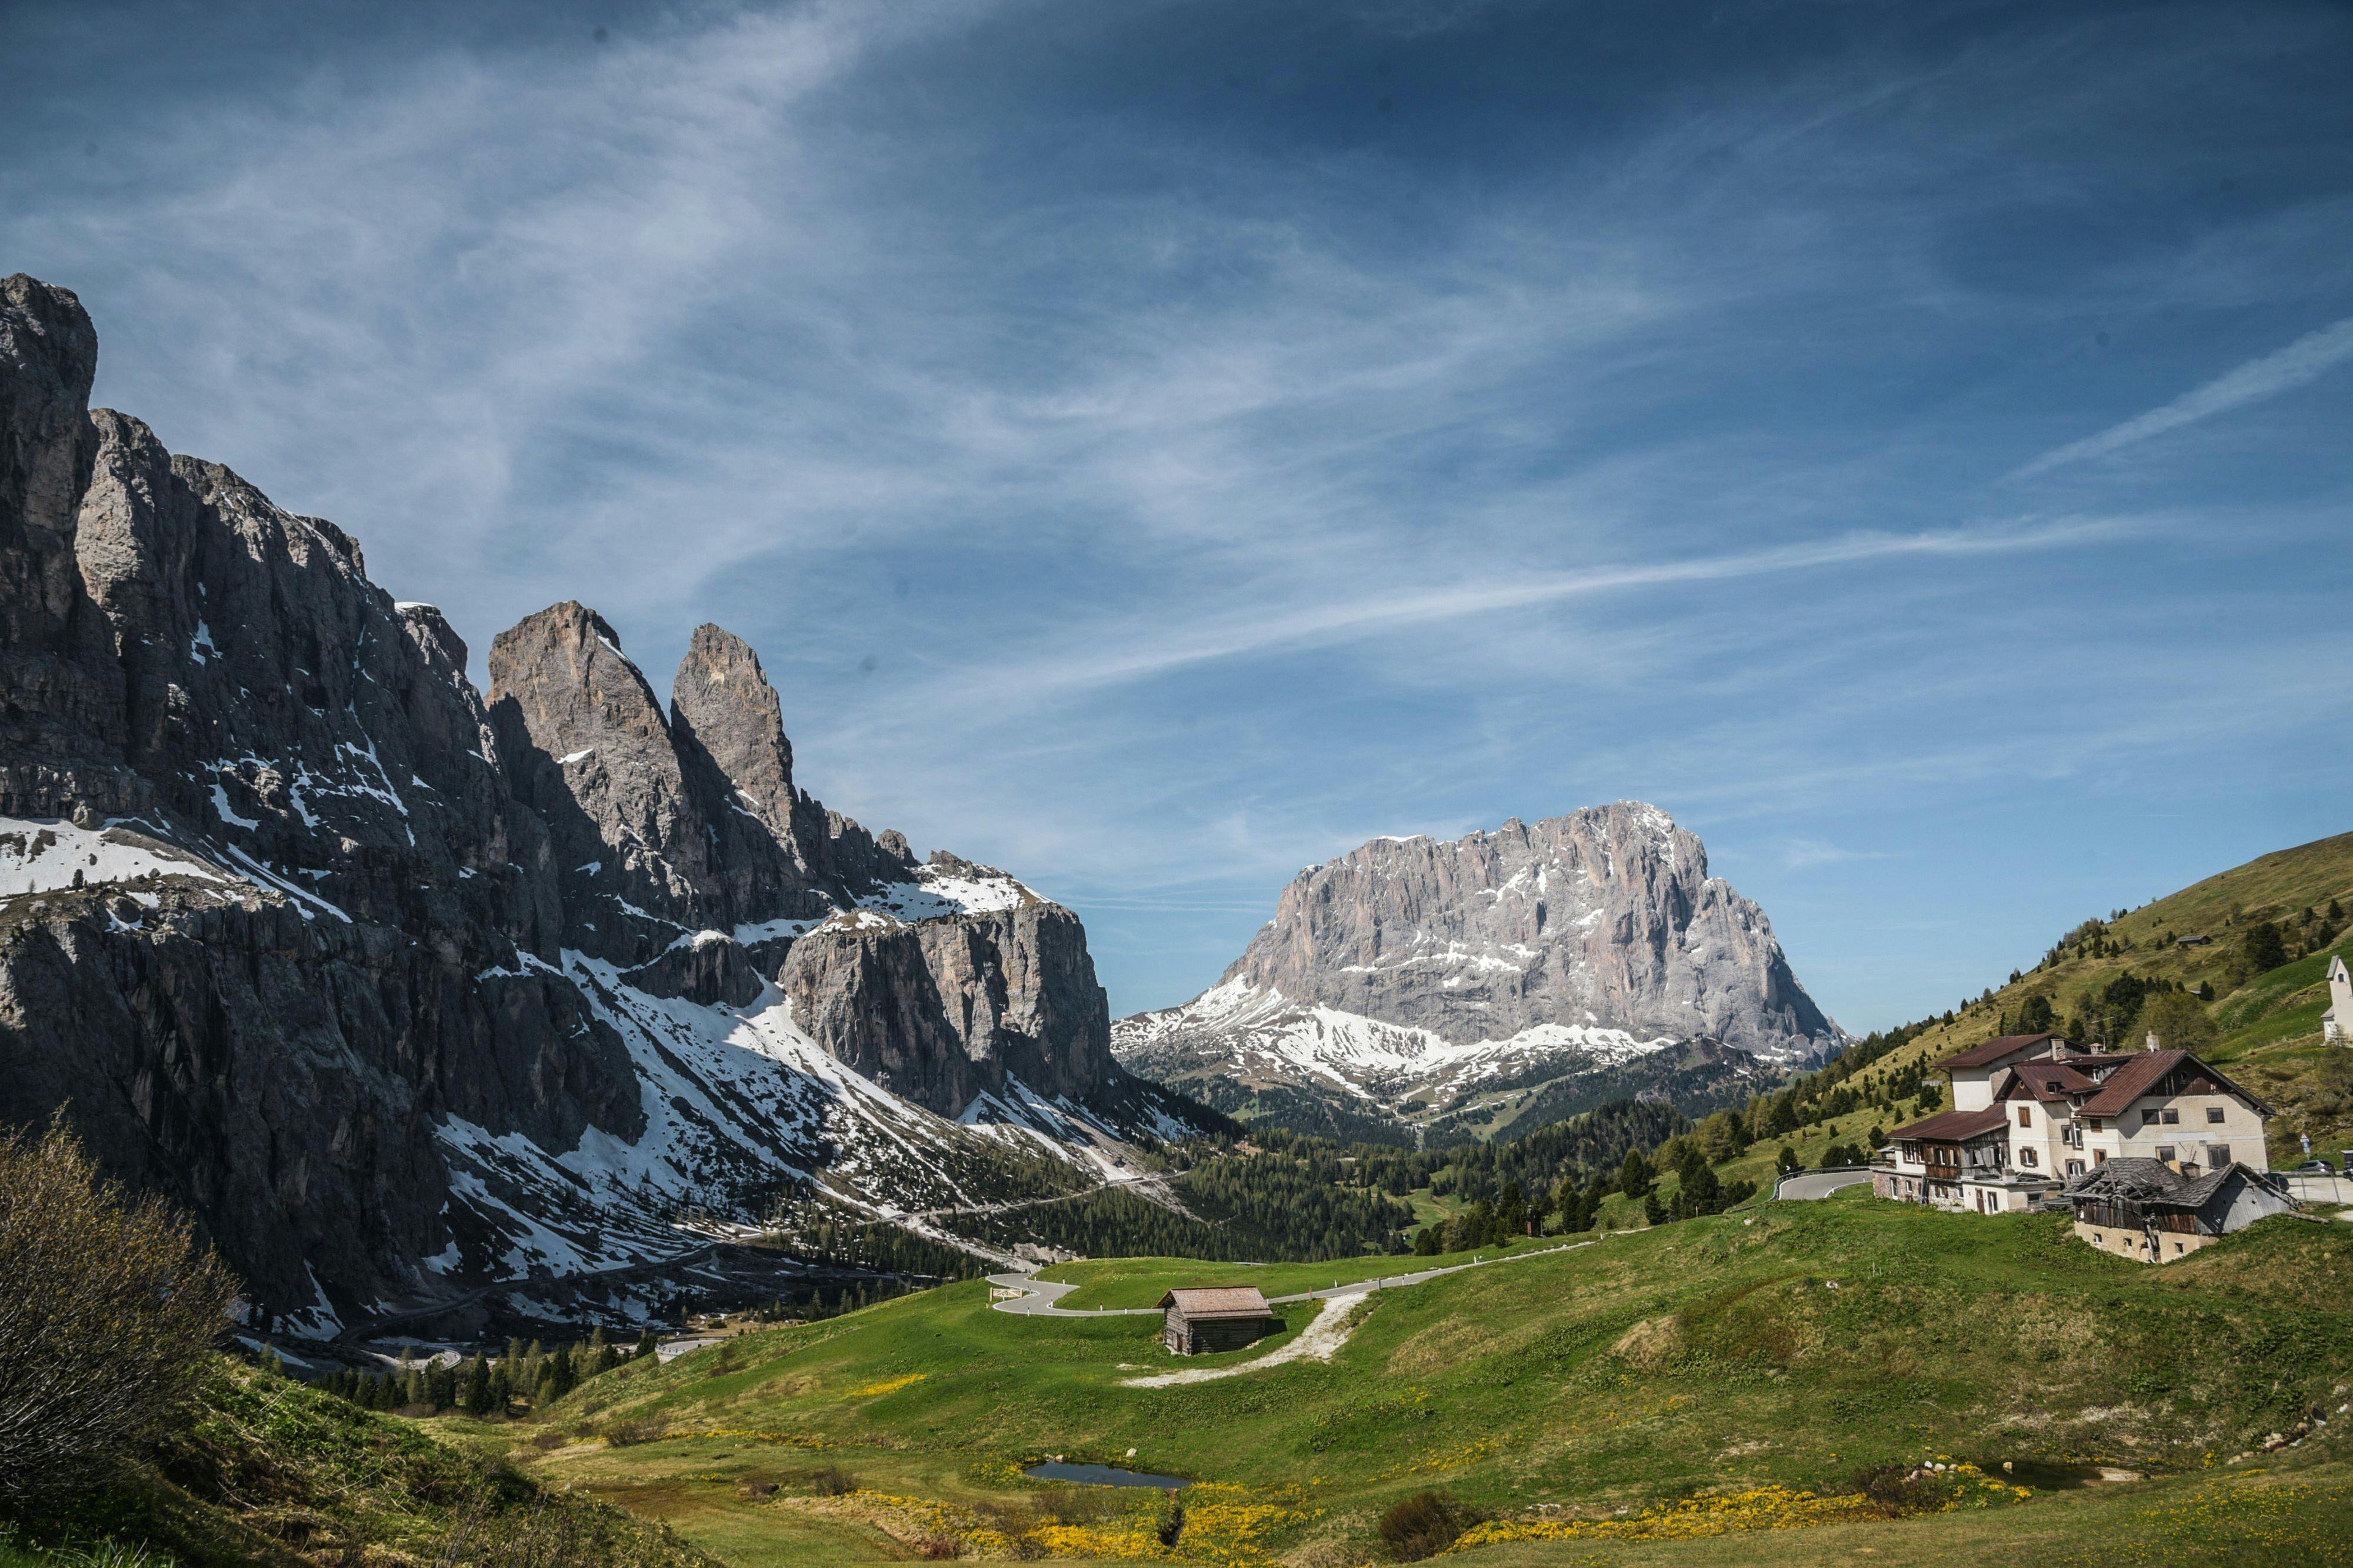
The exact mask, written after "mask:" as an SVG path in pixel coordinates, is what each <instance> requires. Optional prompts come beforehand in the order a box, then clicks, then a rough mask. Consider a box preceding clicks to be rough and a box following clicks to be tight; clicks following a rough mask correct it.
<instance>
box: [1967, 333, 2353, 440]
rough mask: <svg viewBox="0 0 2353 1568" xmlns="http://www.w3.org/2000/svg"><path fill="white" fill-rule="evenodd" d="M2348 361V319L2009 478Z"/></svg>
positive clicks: (2352, 348)
mask: <svg viewBox="0 0 2353 1568" xmlns="http://www.w3.org/2000/svg"><path fill="white" fill-rule="evenodd" d="M2348 359H2353V316H2348V317H2347V318H2346V319H2345V320H2343V321H2337V322H2333V323H2331V324H2330V325H2328V326H2326V327H2323V328H2321V329H2320V330H2319V331H2314V332H2307V333H2306V334H2305V335H2304V336H2303V337H2300V338H2298V339H2296V341H2295V342H2292V343H2290V344H2288V346H2287V347H2285V348H2284V349H2282V350H2280V351H2279V352H2278V353H2269V354H2265V355H2264V356H2263V358H2261V359H2257V360H2250V361H2248V362H2247V363H2245V364H2242V365H2241V366H2239V367H2238V368H2237V369H2236V370H2233V371H2230V372H2228V373H2226V374H2222V375H2219V376H2216V377H2215V378H2214V379H2213V380H2212V381H2210V382H2208V383H2207V384H2205V385H2203V386H2201V387H2200V388H2198V389H2197V390H2196V391H2194V392H2188V393H2184V394H2183V395H2181V396H2179V397H2177V398H2175V399H2174V400H2173V401H2172V402H2170V403H2168V404H2167V405H2165V406H2164V407H2162V408H2152V409H2150V410H2149V411H2148V412H2147V413H2146V414H2142V415H2138V416H2135V417H2133V418H2130V419H2127V420H2126V421H2125V422H2124V423H2123V424H2121V425H2112V426H2109V427H2108V428H2107V429H2105V430H2103V431H2101V432H2100V433H2099V434H2098V435H2096V436H2087V437H2084V439H2082V440H2080V441H2072V442H2070V443H2068V444H2067V445H2066V446H2064V447H2055V448H2053V449H2052V450H2051V451H2048V452H2045V453H2043V454H2042V456H2041V457H2039V458H2035V459H2034V460H2033V461H2032V462H2031V463H2028V464H2026V465H2025V466H2024V467H2022V468H2019V469H2018V470H2017V471H2016V472H2014V473H2013V474H2011V476H2010V477H2011V478H2012V479H2031V478H2032V477H2034V476H2035V475H2037V474H2042V473H2048V472H2049V471H2050V470H2052V468H2058V467H2060V466H2061V465H2063V464H2066V463H2080V462H2083V461H2085V460H2086V459H2088V458H2105V457H2106V456H2107V455H2108V454H2109V453H2111V452H2116V451H2121V450H2122V449H2124V448H2125V447H2130V446H2133V445H2135V444H2136V443H2137V442H2141V441H2146V440H2147V439H2148V438H2149V437H2153V436H2162V435H2164V434H2165V433H2166V432H2167V431H2168V430H2179V429H2180V428H2181V427H2182V426H2185V425H2194V424H2196V423H2197V422H2198V421H2199V420H2200V419H2211V418H2212V417H2214V416H2216V415H2218V414H2227V413H2229V412H2231V410H2232V409H2234V408H2244V407H2245V406H2247V405H2249V404H2251V403H2261V402H2263V400H2264V399H2266V398H2272V397H2277V396H2278V395H2280V394H2282V393H2284V392H2291V391H2294V390H2295V388H2296V387H2299V386H2302V385H2303V384H2305V383H2306V382H2308V381H2314V380H2316V379H2318V378H2319V377H2320V376H2323V375H2325V374H2327V373H2328V372H2329V371H2331V370H2334V369H2335V368H2336V367H2337V366H2338V365H2340V364H2342V363H2345V362H2346V361H2347V360H2348Z"/></svg>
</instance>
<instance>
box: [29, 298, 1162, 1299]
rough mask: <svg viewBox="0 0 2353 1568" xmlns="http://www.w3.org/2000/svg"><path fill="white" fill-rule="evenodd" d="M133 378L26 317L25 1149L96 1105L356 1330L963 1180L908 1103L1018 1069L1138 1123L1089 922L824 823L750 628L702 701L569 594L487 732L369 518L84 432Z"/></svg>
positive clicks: (461, 657) (215, 1215) (237, 1257)
mask: <svg viewBox="0 0 2353 1568" xmlns="http://www.w3.org/2000/svg"><path fill="white" fill-rule="evenodd" d="M96 353H97V339H96V334H95V333H94V331H92V330H91V327H90V321H89V320H88V318H87V316H86V315H84V314H83V312H82V310H81V308H80V305H79V301H77V300H75V299H74V297H73V296H72V295H71V294H70V293H69V292H67V291H66V290H64V289H55V288H52V287H49V286H47V285H45V284H42V283H39V282H37V281H35V280H34V279H27V278H24V277H21V276H20V277H16V278H11V279H5V281H0V680H5V700H0V1125H5V1126H14V1125H21V1124H26V1123H30V1122H37V1121H43V1120H45V1119H46V1118H47V1116H49V1115H50V1114H51V1113H52V1112H53V1111H54V1110H56V1109H57V1108H58V1107H59V1106H61V1105H62V1106H66V1107H67V1108H68V1113H69V1116H70V1117H71V1118H72V1120H73V1121H74V1122H75V1123H76V1125H77V1126H78V1127H79V1128H80V1129H81V1131H83V1132H84V1133H85V1135H86V1136H87V1137H88V1138H89V1140H90V1142H91V1145H92V1147H93V1148H94V1149H95V1150H96V1151H97V1152H98V1153H99V1154H100V1157H101V1159H102V1160H103V1161H104V1163H106V1165H107V1166H108V1168H109V1169H110V1170H111V1171H112V1172H114V1173H117V1174H119V1175H121V1176H123V1177H125V1178H127V1179H129V1180H132V1181H133V1182H135V1183H138V1184H142V1185H145V1186H149V1187H152V1188H153V1189H155V1190H158V1191H161V1192H164V1193H165V1194H168V1195H169V1196H171V1197H173V1198H174V1199H175V1200H176V1201H178V1202H181V1203H183V1204H185V1205H189V1206H190V1207H192V1208H193V1209H194V1210H195V1212H196V1213H198V1214H199V1215H202V1216H203V1219H204V1222H205V1224H206V1228H207V1230H208V1231H209V1232H210V1234H211V1235H212V1236H213V1237H215V1238H216V1240H217V1241H218V1242H219V1243H220V1245H221V1246H222V1247H223V1248H224V1250H225V1251H226V1252H227V1255H228V1257H229V1258H230V1259H231V1261H232V1262H233V1263H234V1264H235V1265H236V1266H237V1268H238V1269H239V1270H240V1271H241V1272H242V1273H243V1274H244V1275H245V1276H246V1278H247V1279H248V1281H249V1283H250V1285H251V1287H252V1289H253V1294H254V1297H255V1300H256V1301H257V1303H258V1304H259V1308H260V1310H263V1311H264V1312H265V1313H268V1314H271V1315H274V1316H277V1317H280V1318H281V1319H289V1320H291V1321H295V1322H296V1323H297V1324H298V1325H300V1326H304V1327H307V1328H309V1329H311V1330H313V1331H324V1330H326V1329H328V1328H331V1327H332V1326H333V1325H334V1324H336V1323H338V1322H348V1321H351V1314H352V1313H353V1310H355V1307H356V1306H357V1305H364V1304H369V1303H375V1302H378V1301H382V1300H404V1299H411V1300H413V1299H416V1298H417V1296H419V1295H420V1294H425V1295H429V1294H430V1293H431V1292H432V1291H433V1290H434V1289H441V1288H443V1287H444V1286H445V1285H446V1283H447V1282H448V1281H450V1280H459V1279H482V1278H486V1277H497V1276H501V1275H512V1274H515V1273H519V1272H523V1271H530V1272H533V1273H538V1272H546V1271H555V1272H562V1271H564V1270H565V1269H567V1268H570V1269H575V1270H579V1269H587V1268H596V1267H612V1266H614V1265H615V1264H616V1263H625V1262H628V1260H630V1259H631V1258H639V1257H643V1256H647V1255H649V1253H648V1249H652V1251H651V1255H653V1256H659V1255H660V1250H659V1249H660V1248H662V1247H666V1246H670V1245H672V1244H673V1238H672V1237H670V1229H669V1216H668V1212H667V1211H666V1210H664V1209H662V1208H661V1207H660V1205H661V1204H664V1203H671V1204H676V1203H685V1202H689V1201H691V1202H693V1203H696V1204H699V1205H707V1204H709V1203H712V1202H713V1201H716V1200H715V1199H714V1197H713V1193H714V1190H732V1189H733V1188H741V1189H742V1190H745V1191H759V1190H765V1188H767V1187H770V1186H773V1184H774V1183H775V1182H776V1181H777V1180H778V1179H779V1178H780V1173H795V1172H800V1173H807V1172H812V1171H819V1170H822V1169H823V1168H824V1167H825V1165H826V1163H828V1161H830V1160H834V1159H838V1158H840V1157H843V1156H844V1155H845V1154H846V1153H855V1152H857V1149H858V1148H859V1144H858V1142H857V1140H858V1139H859V1138H860V1137H865V1136H869V1133H870V1132H871V1130H872V1129H874V1128H879V1127H881V1126H882V1125H883V1124H884V1123H886V1122H887V1123H889V1124H890V1128H891V1130H890V1131H889V1134H888V1136H887V1138H884V1137H882V1135H881V1134H880V1133H873V1134H872V1136H874V1137H876V1138H880V1139H881V1142H894V1141H895V1143H894V1146H905V1147H913V1146H916V1145H919V1144H923V1142H925V1141H926V1140H929V1141H931V1142H933V1143H934V1144H936V1145H938V1152H939V1157H938V1158H937V1159H934V1161H933V1163H934V1165H937V1164H939V1163H940V1161H941V1160H946V1161H950V1162H952V1161H953V1160H954V1159H955V1157H956V1156H955V1151H954V1148H953V1147H951V1145H952V1144H953V1141H954V1139H955V1138H956V1137H958V1136H962V1135H963V1134H961V1133H960V1132H959V1130H957V1129H955V1128H954V1127H952V1126H948V1125H947V1124H945V1123H941V1122H937V1121H930V1122H926V1121H924V1120H923V1112H921V1111H919V1110H915V1109H914V1107H915V1106H916V1105H921V1106H925V1107H930V1108H931V1109H933V1110H937V1111H940V1112H944V1113H946V1114H948V1115H951V1116H953V1115H955V1114H957V1113H960V1112H964V1111H965V1110H968V1109H969V1108H970V1107H971V1106H972V1105H973V1104H974V1100H975V1097H976V1096H978V1095H982V1094H985V1093H1002V1092H1004V1091H1006V1090H1007V1089H1008V1074H1016V1075H1020V1076H1021V1077H1022V1079H1023V1081H1024V1082H1025V1083H1027V1084H1029V1087H1031V1088H1033V1089H1038V1090H1039V1091H1041V1092H1043V1093H1046V1094H1049V1095H1051V1094H1057V1093H1062V1094H1068V1095H1070V1096H1071V1097H1072V1098H1073V1099H1074V1100H1084V1101H1087V1102H1089V1103H1091V1104H1092V1103H1102V1104H1111V1103H1113V1102H1116V1101H1118V1100H1120V1099H1121V1097H1122V1096H1124V1095H1129V1094H1131V1092H1132V1091H1133V1088H1134V1086H1133V1085H1132V1084H1131V1083H1130V1081H1129V1080H1128V1079H1126V1077H1125V1075H1124V1073H1123V1072H1122V1071H1121V1069H1120V1068H1118V1067H1117V1066H1116V1065H1115V1064H1114V1063H1113V1061H1112V1059H1111V1057H1110V1054H1109V1037H1108V1019H1107V1017H1106V1016H1105V1009H1104V1006H1103V993H1102V991H1101V990H1100V988H1098V987H1096V986H1095V984H1094V980H1093V971H1092V964H1091V963H1090V962H1089V960H1088V958H1087V954H1086V947H1085V939H1084V933H1083V932H1082V931H1081V930H1080V928H1079V925H1078V921H1076V920H1075V919H1074V918H1073V917H1071V915H1070V914H1069V912H1068V911H1067V910H1060V909H1057V908H1056V907H1055V906H1053V905H1050V904H1048V903H1046V902H1044V901H1043V900H1038V899H1037V898H1036V897H1035V896H1034V895H1032V894H1030V893H1029V890H1028V889H1024V888H1022V887H1021V886H1020V884H1018V882H1015V881H1014V880H1013V879H1011V878H1008V877H1005V876H1003V874H1002V873H997V872H988V871H986V870H985V868H973V867H967V866H965V865H964V863H962V862H959V861H955V860H954V859H953V858H942V859H940V860H939V861H938V862H937V863H936V864H934V865H931V866H919V865H918V864H917V863H916V862H915V861H914V859H913V857H912V856H911V855H910V854H909V853H908V851H907V847H906V845H905V843H904V841H903V840H902V839H900V838H899V837H897V836H896V835H892V834H885V835H882V836H881V837H875V836H873V835H870V834H869V833H867V832H866V830H865V829H864V828H862V827H860V826H858V825H857V824H856V823H854V822H851V821H850V820H849V819H848V818H846V817H842V816H839V815H838V814H835V813H831V812H828V811H827V810H826V809H825V807H824V806H823V805H820V804H818V802H817V801H815V800H814V799H812V798H811V797H810V796H809V795H807V794H806V793H805V792H802V791H799V790H798V789H797V787H796V786H795V784H794V783H793V777H792V751H791V746H790V743H789V742H787V741H786V737H785V732H784V728H783V723H782V717H781V712H780V707H779V703H778V700H777V696H776V690H775V689H774V688H773V687H772V686H771V685H770V684H769V683H768V681H767V679H766V677H765V674H764V673H763V672H762V671H761V668H760V665H759V661H758V659H757V658H756V657H755V656H754V654H753V653H752V651H751V649H750V648H748V647H745V646H744V644H743V643H742V642H741V641H740V640H739V639H737V638H735V637H733V636H732V635H730V634H728V633H726V632H724V631H723V630H721V629H720V628H718V627H715V626H705V627H703V628H702V629H701V630H700V631H699V632H697V633H696V634H695V637H694V639H693V644H692V647H691V649H690V651H689V653H688V656H687V658H686V660H685V662H684V664H682V665H681V668H680V671H679V674H678V679H677V681H676V683H675V685H674V687H673V701H672V706H671V708H670V710H669V711H667V712H666V711H665V710H663V708H662V706H661V704H660V702H659V700H658V699H657V698H656V697H655V695H654V693H653V690H652V689H651V687H650V686H649V684H648V682H647V681H646V679H645V678H644V677H643V675H642V674H640V673H639V671H638V668H637V667H636V666H635V665H634V664H633V663H631V662H630V661H629V659H628V658H627V657H626V656H625V655H624V654H623V653H622V651H621V648H620V643H619V638H618V637H616V636H615V635H614V634H613V631H612V628H611V627H610V626H607V624H606V623H605V622H604V621H603V620H602V619H601V618H600V617H599V616H596V613H595V612H594V611H592V610H590V609H588V608H586V607H585V606H583V605H577V604H569V603H567V604H562V605H555V606H553V607H552V608H550V609H548V610H545V611H543V612H542V613H541V614H539V615H536V616H532V617H530V618H529V619H528V620H526V621H524V622H523V623H522V624H521V625H520V626H516V627H514V628H513V629H512V630H510V631H509V632H507V633H505V634H503V635H502V636H501V637H498V638H497V639H496V641H495V642H494V644H493V646H492V649H491V660H490V663H491V671H492V676H493V686H492V693H491V701H490V702H488V703H485V701H484V700H483V699H482V698H481V696H480V694H479V693H478V692H477V691H476V690H475V689H474V688H473V686H472V685H471V684H470V682H469V680H468V679H467V677H466V661H467V652H466V647H465V645H464V644H463V642H461V641H460V640H459V637H458V636H457V634H456V632H455V631H454V630H453V629H452V628H451V627H450V626H449V625H448V622H447V621H446V620H445V619H444V618H443V617H442V616H441V615H440V613H439V612H438V610H436V609H434V608H433V607H432V606H430V605H416V604H401V603H396V602H395V601H394V600H393V599H392V598H391V596H390V595H387V594H386V593H385V592H384V590H382V589H381V588H379V587H377V586H376V585H375V584H374V583H372V582H370V581H369V579H368V577H367V575H366V571H365V565H364V561H363V559H362V555H361V552H360V549H359V547H358V545H357V543H356V542H354V541H353V540H352V539H351V538H350V537H349V536H348V535H346V534H344V533H343V531H341V530H339V529H337V528H335V527H334V526H333V525H332V524H331V523H328V522H325V521H321V520H319V519H316V518H307V517H301V516H297V515H294V514H292V513H289V512H286V511H284V510H281V509H280V508H278V507H276V506H274V505H272V504H271V503H270V501H269V499H268V498H267V497H265V496H264V495H262V494H261V492H260V491H259V490H258V489H254V488H253V487H252V486H251V485H249V484H248V483H246V482H245V481H244V480H243V479H240V478H238V477H237V475H236V474H234V473H231V472H230V471H229V470H227V469H226V468H221V467H219V466H218V465H216V464H211V463H206V462H202V461H199V460H196V459H194V458H185V457H174V456H172V455H171V454H169V453H167V452H165V451H164V448H163V447H162V446H161V445H160V444H159V443H158V442H157V441H156V439H155V437H154V436H153V433H152V432H151V431H149V429H148V428H147V427H146V426H144V425H142V424H141V423H140V422H139V421H138V420H136V419H133V418H131V417H129V416H124V415H121V414H117V413H114V412H111V411H110V410H105V409H99V410H94V411H93V410H90V409H89V408H88V407H87V406H86V404H87V398H88V395H89V389H90V384H91V380H92V375H93V373H94V367H95V356H96ZM860 910H874V911H877V912H874V913H871V914H860V912H859V911H860ZM787 1000H789V1004H790V1011H791V1012H792V1013H793V1014H795V1015H797V1017H798V1018H799V1020H800V1024H799V1026H797V1027H796V1026H794V1025H792V1024H790V1023H788V1022H787V1021H786V1011H787V1006H786V1004H787ZM828 1058H829V1059H828ZM836 1064H841V1065H842V1066H844V1067H846V1068H853V1069H855V1070H856V1071H858V1072H860V1073H864V1074H866V1075H867V1076H868V1077H869V1078H870V1079H872V1080H873V1082H874V1083H876V1084H880V1085H881V1089H882V1090H891V1091H896V1093H898V1094H899V1095H901V1096H903V1097H904V1099H903V1100H893V1099H892V1098H891V1097H890V1095H889V1094H887V1093H883V1092H882V1091H881V1090H877V1089H872V1088H871V1087H869V1088H866V1089H859V1088H858V1087H857V1086H856V1085H855V1084H851V1083H849V1080H848V1079H845V1078H843V1077H842V1074H841V1071H840V1070H839V1068H838V1067H837V1065H836ZM845 1085H848V1087H844V1086H845ZM909 1102H912V1103H909ZM861 1118H862V1119H864V1120H863V1121H861V1120H860V1119H861ZM878 1119H879V1120H878ZM893 1119H896V1120H895V1121H894V1120H893ZM911 1119H912V1120H911ZM861 1127H863V1128H867V1129H868V1130H869V1132H861V1131H860V1128H861ZM942 1140H947V1141H948V1142H944V1143H943V1142H940V1141H942ZM918 1164H920V1163H914V1164H904V1165H903V1168H901V1167H894V1166H892V1164H891V1163H889V1161H888V1160H885V1159H876V1158H866V1159H864V1160H863V1164H862V1167H861V1168H862V1169H864V1170H865V1171H866V1172H867V1173H868V1175H867V1177H866V1179H868V1180H871V1181H879V1182H889V1181H900V1180H904V1181H910V1182H915V1181H921V1180H924V1179H927V1178H925V1177H924V1175H923V1172H922V1171H921V1170H920V1169H918ZM722 1182H724V1183H726V1184H730V1186H729V1188H728V1189H715V1188H714V1184H718V1183H722ZM874 1195H875V1196H877V1197H878V1198H882V1199H886V1200H887V1199H889V1198H890V1197H891V1196H892V1194H891V1193H889V1192H887V1191H878V1192H877V1193H876V1194H874ZM558 1231H560V1232H561V1234H560V1235H558Z"/></svg>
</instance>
